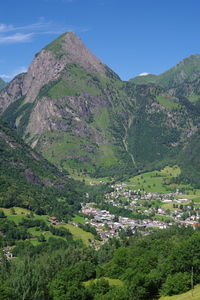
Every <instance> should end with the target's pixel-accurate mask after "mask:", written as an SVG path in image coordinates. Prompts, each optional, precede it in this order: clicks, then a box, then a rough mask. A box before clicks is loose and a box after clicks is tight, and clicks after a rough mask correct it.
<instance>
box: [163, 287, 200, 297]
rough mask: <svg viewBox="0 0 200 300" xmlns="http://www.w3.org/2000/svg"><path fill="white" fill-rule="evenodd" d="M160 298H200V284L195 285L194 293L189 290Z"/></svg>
mask: <svg viewBox="0 0 200 300" xmlns="http://www.w3.org/2000/svg"><path fill="white" fill-rule="evenodd" d="M159 300H200V285H197V286H195V288H194V291H193V295H192V292H191V291H189V292H187V293H184V294H180V295H175V296H167V297H161V298H159Z"/></svg>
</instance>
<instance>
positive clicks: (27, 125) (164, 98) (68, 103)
mask: <svg viewBox="0 0 200 300" xmlns="http://www.w3.org/2000/svg"><path fill="white" fill-rule="evenodd" d="M199 70H200V55H195V56H192V57H190V58H188V59H185V60H184V61H182V62H181V63H179V64H178V65H177V66H176V67H174V68H172V69H171V70H169V71H167V72H165V73H163V74H162V75H160V77H159V76H153V75H147V76H145V77H141V78H139V79H140V80H143V78H144V79H145V80H146V81H145V82H144V83H142V81H141V82H137V84H136V82H134V80H133V81H129V82H123V81H122V80H121V79H120V78H119V77H118V75H116V74H115V73H114V72H113V71H112V70H110V68H109V67H107V66H106V65H105V64H104V63H103V62H101V61H100V60H99V59H98V58H97V57H95V56H94V55H93V54H92V53H90V51H89V50H88V49H87V48H86V47H85V46H84V44H83V43H82V42H81V40H80V39H79V38H78V37H76V35H75V34H74V33H72V32H68V33H65V34H63V35H61V36H60V37H58V38H57V39H56V40H55V41H53V42H52V43H50V44H49V45H47V46H46V47H44V48H43V49H42V50H41V51H40V52H39V53H38V54H36V56H35V58H34V60H33V62H32V64H31V65H30V67H29V68H28V71H27V73H23V74H20V75H18V76H17V77H15V78H14V79H13V80H12V81H11V82H10V83H9V85H8V86H7V87H6V89H4V90H2V91H1V92H0V108H1V111H2V114H3V118H4V119H5V120H6V121H7V122H8V123H9V124H10V126H12V127H13V128H16V129H17V131H18V133H19V134H21V135H22V136H23V138H24V140H25V141H26V142H27V143H28V144H29V145H31V146H32V147H33V148H35V149H36V150H37V151H39V152H41V153H42V155H44V157H45V158H47V159H48V160H49V161H50V162H52V163H53V164H55V165H57V166H59V167H61V168H65V169H67V170H69V171H70V172H73V171H74V170H78V171H81V172H86V173H90V174H92V175H93V176H111V177H112V176H122V175H123V174H136V173H138V172H144V171H146V170H150V169H152V168H154V169H155V168H159V167H162V166H163V165H166V164H168V163H177V162H178V161H179V159H180V157H182V155H183V154H182V153H184V151H185V150H184V149H185V147H186V146H187V145H188V143H189V139H190V138H192V137H193V136H194V137H195V136H196V134H197V132H198V127H199V110H198V109H197V108H198V105H199V102H198V101H199V100H198V99H199V96H200V89H199V85H198V82H199V80H200V76H199V74H200V73H199ZM149 78H151V80H153V81H155V82H153V83H151V82H150V83H149V82H148V79H149ZM139 79H138V80H139ZM158 79H159V80H158ZM138 83H140V84H138ZM181 161H182V160H181Z"/></svg>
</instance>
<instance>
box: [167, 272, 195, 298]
mask: <svg viewBox="0 0 200 300" xmlns="http://www.w3.org/2000/svg"><path fill="white" fill-rule="evenodd" d="M190 288H191V274H190V273H187V272H184V273H182V272H179V273H175V274H173V275H171V274H170V275H168V276H167V279H166V281H165V283H164V284H163V285H162V288H161V294H162V295H163V296H172V295H176V294H181V293H184V292H186V291H188V290H189V289H190Z"/></svg>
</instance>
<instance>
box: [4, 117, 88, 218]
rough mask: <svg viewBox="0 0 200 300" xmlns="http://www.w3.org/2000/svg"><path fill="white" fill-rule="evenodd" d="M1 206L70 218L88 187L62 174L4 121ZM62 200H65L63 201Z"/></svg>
mask: <svg viewBox="0 0 200 300" xmlns="http://www.w3.org/2000/svg"><path fill="white" fill-rule="evenodd" d="M0 152H1V156H0V170H1V176H0V180H1V182H0V184H1V192H0V206H1V207H2V206H3V207H7V208H9V207H13V206H21V207H24V208H28V209H31V210H32V211H33V212H35V213H38V214H47V213H48V214H50V215H57V216H59V217H60V218H66V219H67V218H68V216H71V215H72V214H73V212H74V211H77V210H78V209H79V206H80V201H82V200H83V199H84V186H83V185H82V184H81V183H78V182H75V181H74V180H72V179H70V178H69V177H68V174H67V173H66V172H60V171H59V170H58V169H57V168H56V167H55V166H53V165H51V164H50V163H49V162H48V161H47V160H45V159H44V158H43V157H42V156H41V155H40V154H38V153H36V152H35V151H33V150H32V149H31V148H30V147H29V146H27V145H26V144H25V143H24V142H23V140H22V139H21V138H20V137H19V136H17V135H16V133H15V132H14V131H12V130H11V129H9V128H8V127H7V126H6V124H5V123H3V122H2V121H0ZM59 199H62V201H59Z"/></svg>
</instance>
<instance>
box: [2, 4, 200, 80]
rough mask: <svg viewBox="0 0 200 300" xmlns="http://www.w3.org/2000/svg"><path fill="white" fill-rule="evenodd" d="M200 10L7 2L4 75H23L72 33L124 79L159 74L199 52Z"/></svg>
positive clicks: (198, 6) (198, 7)
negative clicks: (47, 47) (37, 58)
mask: <svg viewBox="0 0 200 300" xmlns="http://www.w3.org/2000/svg"><path fill="white" fill-rule="evenodd" d="M199 12H200V1H199V0H123V1H122V0H16V1H15V0H4V1H2V2H1V10H0V77H2V78H3V79H4V80H7V81H8V80H10V79H11V78H12V77H13V76H14V75H16V74H17V73H20V72H23V71H25V70H26V69H27V67H28V66H29V64H30V63H31V61H32V59H33V57H34V55H35V53H37V52H38V51H40V50H41V49H42V48H43V47H44V46H45V45H46V44H48V43H49V42H50V41H52V40H53V39H55V38H56V37H57V36H58V35H60V34H61V33H63V32H65V31H68V30H72V31H74V32H75V33H76V34H77V35H78V36H79V37H80V38H81V40H82V41H83V42H84V43H85V44H86V46H87V47H88V48H89V49H90V50H91V51H92V52H93V53H94V54H95V55H96V56H98V57H99V58H100V59H101V60H102V61H103V62H104V63H106V64H107V65H108V66H109V67H111V68H112V69H113V70H114V71H115V72H116V73H117V74H118V75H119V76H120V77H121V78H122V79H123V80H128V79H130V78H132V77H134V76H136V75H138V74H140V73H144V72H147V73H154V74H159V73H162V72H164V71H165V70H167V69H169V68H170V67H172V66H174V65H175V64H176V63H178V62H179V61H180V60H182V59H183V58H185V57H188V56H190V55H192V54H196V53H200V38H199V30H200V17H199Z"/></svg>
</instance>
